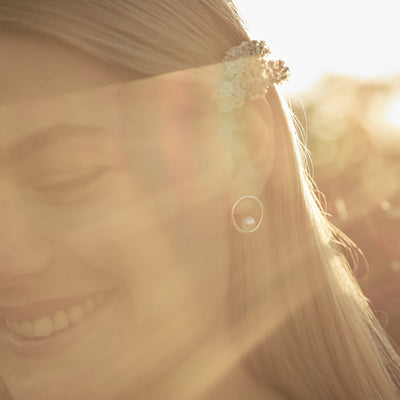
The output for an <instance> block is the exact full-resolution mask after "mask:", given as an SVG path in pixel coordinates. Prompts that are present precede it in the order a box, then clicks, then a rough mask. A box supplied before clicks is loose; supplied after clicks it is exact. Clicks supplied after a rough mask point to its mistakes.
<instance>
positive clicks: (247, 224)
mask: <svg viewBox="0 0 400 400" xmlns="http://www.w3.org/2000/svg"><path fill="white" fill-rule="evenodd" d="M245 199H250V200H252V201H253V202H255V203H256V204H257V207H258V209H259V215H258V216H257V219H256V218H254V217H253V216H252V215H246V216H244V217H242V218H241V219H240V222H239V223H238V221H237V220H236V216H235V210H236V207H237V206H238V204H239V203H240V202H241V201H242V200H245ZM263 218H264V207H263V205H262V203H261V201H260V200H259V199H258V198H257V197H255V196H251V195H245V196H242V197H240V198H239V199H237V200H236V201H235V204H234V205H233V206H232V223H233V226H234V227H235V228H236V230H237V231H239V232H241V233H252V232H254V231H256V230H257V229H258V228H259V226H260V225H261V222H262V220H263Z"/></svg>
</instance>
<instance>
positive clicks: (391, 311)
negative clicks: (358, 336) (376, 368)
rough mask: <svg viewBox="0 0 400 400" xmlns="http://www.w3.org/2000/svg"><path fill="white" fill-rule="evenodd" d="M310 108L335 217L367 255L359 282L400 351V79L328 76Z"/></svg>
mask: <svg viewBox="0 0 400 400" xmlns="http://www.w3.org/2000/svg"><path fill="white" fill-rule="evenodd" d="M302 100H303V103H300V101H299V100H298V99H296V98H295V97H293V98H292V99H291V103H292V109H293V112H294V114H295V115H296V117H297V119H298V120H299V122H300V123H301V125H302V126H303V127H304V128H305V130H306V135H305V140H306V141H307V143H306V145H307V147H308V148H309V149H310V151H311V157H312V160H313V165H314V171H313V173H314V179H315V181H316V183H317V185H318V187H319V189H320V190H321V191H322V193H323V194H324V195H325V197H326V210H327V213H328V215H329V218H330V219H331V221H332V222H333V223H334V224H335V225H337V226H338V227H340V228H341V229H342V230H343V231H344V232H345V233H346V234H347V235H348V236H349V237H350V238H351V239H352V240H353V241H354V242H355V243H356V244H357V245H358V246H359V247H360V248H361V250H362V251H363V252H364V254H365V256H366V259H367V261H368V264H369V268H368V266H367V263H366V262H365V261H364V262H363V261H362V260H361V263H360V266H359V268H358V270H357V271H355V274H356V276H357V278H358V279H359V282H360V285H361V287H362V289H363V291H364V293H365V294H366V296H367V297H368V298H369V299H370V301H371V305H372V308H373V310H374V311H375V313H376V315H377V317H378V319H379V320H380V321H381V322H382V325H383V326H384V327H385V328H386V329H387V331H388V332H389V334H390V335H391V336H392V337H393V338H394V339H395V341H397V343H398V344H399V345H400V76H397V77H393V78H391V79H389V78H388V79H382V80H362V79H357V78H352V77H346V76H327V77H326V78H325V79H324V80H322V81H320V82H319V83H318V84H317V85H315V86H314V87H312V88H311V89H309V90H308V91H307V92H304V93H303V94H302ZM303 107H304V110H303Z"/></svg>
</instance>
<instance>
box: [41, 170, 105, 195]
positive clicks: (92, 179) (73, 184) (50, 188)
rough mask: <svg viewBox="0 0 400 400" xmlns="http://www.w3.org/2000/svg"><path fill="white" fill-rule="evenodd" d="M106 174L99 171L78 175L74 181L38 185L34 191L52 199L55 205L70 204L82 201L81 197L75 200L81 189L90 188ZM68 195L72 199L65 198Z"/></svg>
mask: <svg viewBox="0 0 400 400" xmlns="http://www.w3.org/2000/svg"><path fill="white" fill-rule="evenodd" d="M106 172H107V170H106V169H99V170H96V171H92V172H90V173H88V174H84V175H80V176H79V177H77V178H75V179H68V180H64V181H61V182H56V183H51V184H45V185H38V186H36V190H37V191H38V192H40V193H41V194H43V195H44V196H46V197H52V200H55V201H56V202H57V203H70V202H74V201H78V200H82V198H81V197H82V196H79V198H78V199H77V198H76V195H77V193H78V192H79V191H80V190H82V189H85V188H89V187H91V186H92V184H94V183H96V182H97V181H98V180H99V179H100V178H101V177H102V176H103V175H104V174H105V173H106ZM78 194H79V193H78ZM85 194H87V192H86V193H85ZM68 195H71V196H72V197H73V198H72V199H68V198H66V197H65V196H68Z"/></svg>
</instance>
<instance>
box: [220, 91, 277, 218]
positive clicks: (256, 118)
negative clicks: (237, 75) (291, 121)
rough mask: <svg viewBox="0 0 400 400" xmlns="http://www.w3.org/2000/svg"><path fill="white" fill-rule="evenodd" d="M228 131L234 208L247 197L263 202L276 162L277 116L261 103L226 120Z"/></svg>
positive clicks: (266, 104) (236, 111) (238, 111)
mask: <svg viewBox="0 0 400 400" xmlns="http://www.w3.org/2000/svg"><path fill="white" fill-rule="evenodd" d="M224 131H225V133H226V134H227V135H229V145H228V155H227V156H228V158H229V163H230V165H231V171H230V179H231V182H230V185H231V196H232V198H231V201H232V204H233V203H234V202H235V201H236V200H237V199H238V198H239V197H242V196H244V195H253V196H256V197H258V198H260V197H261V195H262V193H263V191H264V189H265V187H266V185H267V183H268V180H269V177H270V174H271V171H272V166H273V161H274V141H273V116H272V111H271V108H270V106H269V104H268V103H267V102H266V101H265V100H264V99H260V100H257V101H254V102H252V103H251V104H250V105H246V106H243V107H241V108H240V109H238V110H235V112H232V113H230V114H229V116H226V119H225V117H224ZM242 211H243V212H246V210H242Z"/></svg>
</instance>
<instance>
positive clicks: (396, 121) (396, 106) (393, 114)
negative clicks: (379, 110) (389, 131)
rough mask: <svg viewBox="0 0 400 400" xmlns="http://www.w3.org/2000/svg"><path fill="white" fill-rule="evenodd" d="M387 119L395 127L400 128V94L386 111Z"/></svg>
mask: <svg viewBox="0 0 400 400" xmlns="http://www.w3.org/2000/svg"><path fill="white" fill-rule="evenodd" d="M385 117H386V121H387V122H388V123H389V124H390V125H391V126H393V127H394V128H399V129H400V96H398V97H396V98H395V99H393V100H392V101H391V102H390V103H389V105H388V107H387V109H386V113H385Z"/></svg>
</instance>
